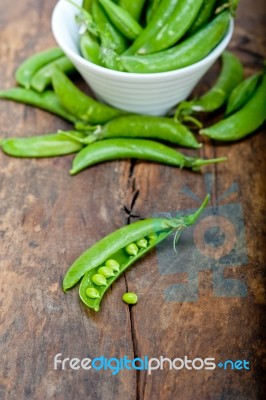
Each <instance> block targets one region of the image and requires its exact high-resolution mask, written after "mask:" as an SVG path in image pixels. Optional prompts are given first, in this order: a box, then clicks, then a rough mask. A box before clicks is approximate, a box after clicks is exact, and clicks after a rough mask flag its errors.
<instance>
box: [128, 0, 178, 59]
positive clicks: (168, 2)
mask: <svg viewBox="0 0 266 400" xmlns="http://www.w3.org/2000/svg"><path fill="white" fill-rule="evenodd" d="M178 1H179V0H162V1H161V3H160V4H158V7H157V9H156V11H155V12H154V14H153V16H152V18H151V20H150V21H149V23H148V25H147V26H146V27H145V28H144V29H143V31H142V32H141V33H140V34H139V35H138V37H137V38H136V40H135V41H134V42H133V44H132V45H131V46H130V47H129V48H128V49H127V50H126V51H125V53H124V54H125V55H131V54H135V53H136V52H137V51H138V50H139V49H140V48H141V46H142V45H144V44H145V43H146V42H147V41H148V40H150V39H151V38H152V37H153V36H154V35H156V33H157V32H159V31H160V29H161V27H162V26H164V25H165V23H166V22H167V21H168V20H169V18H170V17H171V15H172V13H173V12H174V9H175V7H176V5H177V4H178Z"/></svg>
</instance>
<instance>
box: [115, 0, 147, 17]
mask: <svg viewBox="0 0 266 400" xmlns="http://www.w3.org/2000/svg"><path fill="white" fill-rule="evenodd" d="M144 3H145V0H135V1H132V0H119V2H118V4H119V5H120V7H122V8H124V9H125V10H127V11H128V12H129V14H130V15H131V16H132V17H133V18H134V19H135V20H136V21H138V20H139V18H140V15H141V12H142V9H143V6H144Z"/></svg>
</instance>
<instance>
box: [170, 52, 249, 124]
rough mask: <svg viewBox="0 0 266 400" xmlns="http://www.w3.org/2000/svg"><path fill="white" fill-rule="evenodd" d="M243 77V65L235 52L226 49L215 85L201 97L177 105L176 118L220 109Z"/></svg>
mask: <svg viewBox="0 0 266 400" xmlns="http://www.w3.org/2000/svg"><path fill="white" fill-rule="evenodd" d="M242 79H243V66H242V64H241V62H240V61H239V60H238V58H237V57H236V56H235V55H234V54H233V53H231V52H229V51H224V52H223V54H222V68H221V72H220V75H219V77H218V79H217V81H216V83H215V85H214V86H213V87H212V88H211V89H210V90H209V91H208V92H207V93H205V94H204V95H203V96H202V97H200V98H199V99H195V100H191V101H184V102H181V103H180V104H179V106H178V107H177V111H176V113H175V119H178V118H179V119H181V120H182V115H183V114H184V115H186V114H192V113H193V112H210V111H215V110H218V109H219V108H220V107H221V106H222V105H223V104H224V103H225V102H226V100H227V99H228V97H229V95H230V93H231V92H232V90H233V89H234V88H235V87H236V86H237V85H238V84H239V83H240V82H241V81H242Z"/></svg>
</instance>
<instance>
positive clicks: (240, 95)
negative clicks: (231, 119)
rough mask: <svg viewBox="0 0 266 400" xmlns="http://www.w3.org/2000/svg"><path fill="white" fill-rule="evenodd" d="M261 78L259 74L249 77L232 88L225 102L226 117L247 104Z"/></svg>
mask: <svg viewBox="0 0 266 400" xmlns="http://www.w3.org/2000/svg"><path fill="white" fill-rule="evenodd" d="M261 76H262V74H261V73H260V74H255V75H253V76H250V77H249V78H247V79H245V80H244V81H243V82H240V83H239V84H238V85H237V86H236V87H235V88H234V90H233V91H232V93H231V94H230V96H229V98H228V101H227V106H226V110H225V115H226V116H228V115H230V114H233V113H234V112H236V111H237V110H239V109H240V108H241V107H243V106H244V105H245V104H246V103H247V101H248V100H249V99H250V98H251V97H252V96H253V94H254V93H255V90H256V88H257V86H258V84H259V81H260V79H261Z"/></svg>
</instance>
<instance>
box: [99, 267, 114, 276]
mask: <svg viewBox="0 0 266 400" xmlns="http://www.w3.org/2000/svg"><path fill="white" fill-rule="evenodd" d="M98 274H100V275H103V276H104V277H105V278H110V277H111V276H115V274H114V273H113V270H112V269H111V268H108V267H101V268H99V269H98Z"/></svg>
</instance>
